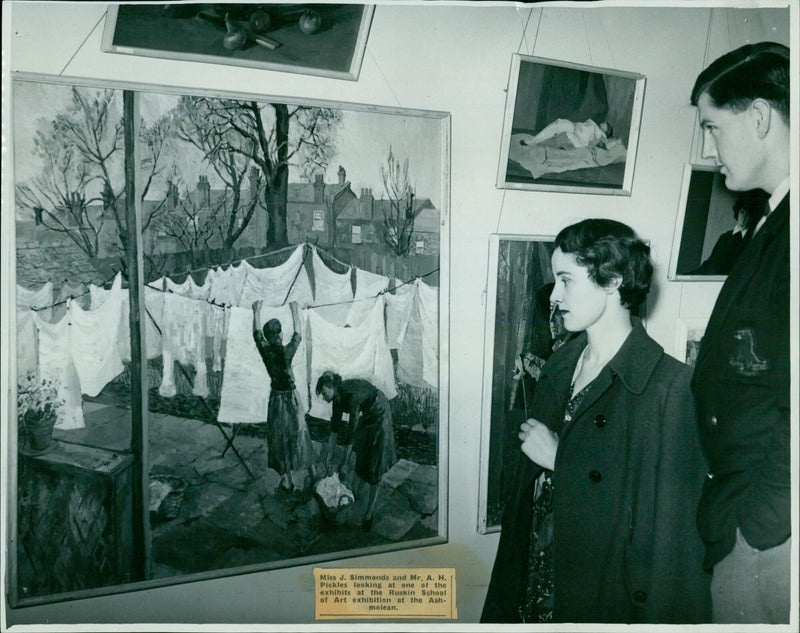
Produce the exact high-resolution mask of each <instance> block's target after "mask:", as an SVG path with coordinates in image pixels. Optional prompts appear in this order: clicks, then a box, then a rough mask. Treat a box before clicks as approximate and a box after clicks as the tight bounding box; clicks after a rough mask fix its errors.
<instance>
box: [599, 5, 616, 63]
mask: <svg viewBox="0 0 800 633" xmlns="http://www.w3.org/2000/svg"><path fill="white" fill-rule="evenodd" d="M597 21H598V22H599V24H600V32H601V33H602V34H603V40H604V41H605V43H606V49H608V58H609V59H610V60H611V66H612V67H613V68H616V67H617V62H616V60H615V59H614V51H613V50H612V49H611V43H610V42H609V41H608V34H607V33H606V27H605V25H604V24H603V14H602V13H600V12H599V11H598V12H597Z"/></svg>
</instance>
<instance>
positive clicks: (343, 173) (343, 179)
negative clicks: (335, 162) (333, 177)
mask: <svg viewBox="0 0 800 633" xmlns="http://www.w3.org/2000/svg"><path fill="white" fill-rule="evenodd" d="M337 173H338V174H339V184H340V185H343V184H344V183H345V182H346V180H347V172H346V171H345V169H344V167H342V166H341V165H339V171H338V172H337Z"/></svg>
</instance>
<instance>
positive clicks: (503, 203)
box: [494, 8, 544, 233]
mask: <svg viewBox="0 0 800 633" xmlns="http://www.w3.org/2000/svg"><path fill="white" fill-rule="evenodd" d="M543 15H544V9H543V8H542V9H540V10H539V19H538V20H537V21H536V33H535V34H534V36H533V50H531V51H530V54H531V55H534V54H535V53H536V42H538V41H539V27H540V26H542V16H543ZM531 16H533V9H531V10H530V11H528V17H527V18H526V19H525V26H524V27H522V37H521V38H520V40H519V46H517V52H518V53H520V52H522V44H523V42H525V35H526V33H527V32H528V25H529V24H530V21H531ZM506 191H507V190H506V189H503V197H502V199H501V200H500V213H499V214H498V216H497V226H496V227H495V230H494V232H495V233H499V232H500V221H501V220H502V219H503V209H505V206H506Z"/></svg>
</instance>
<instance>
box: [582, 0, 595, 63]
mask: <svg viewBox="0 0 800 633" xmlns="http://www.w3.org/2000/svg"><path fill="white" fill-rule="evenodd" d="M581 22H583V36H584V37H585V38H586V49H587V50H588V51H589V64H590V65H591V66H594V56H593V55H592V43H591V41H590V40H589V29H588V28H587V27H586V10H585V9H581Z"/></svg>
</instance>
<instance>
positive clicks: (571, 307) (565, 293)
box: [550, 248, 610, 332]
mask: <svg viewBox="0 0 800 633" xmlns="http://www.w3.org/2000/svg"><path fill="white" fill-rule="evenodd" d="M551 261H552V265H553V276H554V277H555V286H553V292H552V293H551V294H550V302H551V303H554V304H556V305H557V306H558V309H559V311H560V312H561V317H562V318H563V320H564V328H565V329H566V330H567V331H569V332H582V331H583V330H585V329H587V328H589V327H591V326H592V325H594V324H595V323H597V322H598V321H599V320H600V319H601V318H602V316H603V315H604V314H605V311H606V306H607V302H608V298H609V294H610V293H609V291H608V290H607V289H605V288H603V287H601V286H598V285H597V284H596V283H595V282H594V281H592V280H591V279H590V278H589V269H588V268H586V267H585V266H581V265H580V264H579V263H578V262H577V260H576V259H575V255H573V254H572V253H564V252H563V251H562V250H561V249H560V248H557V249H556V250H555V251H554V252H553V257H552V260H551Z"/></svg>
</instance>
